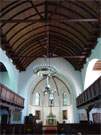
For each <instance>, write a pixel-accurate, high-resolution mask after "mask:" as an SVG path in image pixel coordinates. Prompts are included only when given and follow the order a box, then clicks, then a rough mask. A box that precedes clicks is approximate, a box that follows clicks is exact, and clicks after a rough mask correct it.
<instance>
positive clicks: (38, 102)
mask: <svg viewBox="0 0 101 135" xmlns="http://www.w3.org/2000/svg"><path fill="white" fill-rule="evenodd" d="M35 105H40V94H39V93H38V92H37V93H36V94H35Z"/></svg>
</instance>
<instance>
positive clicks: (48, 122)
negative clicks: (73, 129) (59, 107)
mask: <svg viewBox="0 0 101 135" xmlns="http://www.w3.org/2000/svg"><path fill="white" fill-rule="evenodd" d="M56 124H57V120H56V116H55V115H53V113H50V114H49V115H48V116H47V120H46V125H56Z"/></svg>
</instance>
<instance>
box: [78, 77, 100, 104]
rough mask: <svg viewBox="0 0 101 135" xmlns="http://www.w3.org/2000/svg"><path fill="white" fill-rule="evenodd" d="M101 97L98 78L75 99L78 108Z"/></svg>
mask: <svg viewBox="0 0 101 135" xmlns="http://www.w3.org/2000/svg"><path fill="white" fill-rule="evenodd" d="M100 97H101V77H100V78H98V79H97V80H96V81H95V82H94V83H93V84H92V85H91V86H90V87H88V88H87V89H86V90H85V91H84V92H83V93H81V94H80V95H79V96H78V97H77V99H76V102H77V107H80V106H82V105H84V104H86V103H89V102H91V101H93V100H96V99H99V98H100Z"/></svg>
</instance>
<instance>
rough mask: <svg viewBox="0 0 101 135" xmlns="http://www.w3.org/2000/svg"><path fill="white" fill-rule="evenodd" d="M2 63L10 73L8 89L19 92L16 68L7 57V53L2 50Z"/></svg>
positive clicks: (0, 53)
mask: <svg viewBox="0 0 101 135" xmlns="http://www.w3.org/2000/svg"><path fill="white" fill-rule="evenodd" d="M0 62H2V63H3V64H4V66H5V67H6V69H7V71H8V76H9V84H8V87H9V88H10V89H12V90H13V91H15V92H17V80H18V78H17V76H18V75H17V72H18V71H17V70H16V68H15V67H14V65H13V64H12V63H11V61H10V59H9V58H8V57H7V56H6V54H5V51H3V50H2V49H1V48H0Z"/></svg>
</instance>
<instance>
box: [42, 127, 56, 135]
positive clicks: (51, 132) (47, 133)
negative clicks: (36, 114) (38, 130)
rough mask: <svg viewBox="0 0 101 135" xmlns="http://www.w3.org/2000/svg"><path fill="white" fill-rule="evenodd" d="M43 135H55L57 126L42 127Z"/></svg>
mask: <svg viewBox="0 0 101 135" xmlns="http://www.w3.org/2000/svg"><path fill="white" fill-rule="evenodd" d="M43 133H44V135H56V134H57V126H50V125H48V126H43Z"/></svg>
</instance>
